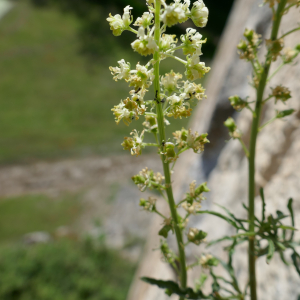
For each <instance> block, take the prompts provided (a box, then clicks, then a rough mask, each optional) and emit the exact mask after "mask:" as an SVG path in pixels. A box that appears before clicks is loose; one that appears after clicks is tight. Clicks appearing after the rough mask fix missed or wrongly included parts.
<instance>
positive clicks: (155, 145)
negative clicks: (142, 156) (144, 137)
mask: <svg viewBox="0 0 300 300" xmlns="http://www.w3.org/2000/svg"><path fill="white" fill-rule="evenodd" d="M143 146H149V147H159V145H158V144H155V143H143Z"/></svg>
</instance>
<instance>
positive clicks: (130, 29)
mask: <svg viewBox="0 0 300 300" xmlns="http://www.w3.org/2000/svg"><path fill="white" fill-rule="evenodd" d="M127 30H128V31H131V32H133V33H134V34H138V32H137V31H136V30H135V29H133V28H131V27H128V28H127Z"/></svg>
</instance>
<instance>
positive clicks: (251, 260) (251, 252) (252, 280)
mask: <svg viewBox="0 0 300 300" xmlns="http://www.w3.org/2000/svg"><path fill="white" fill-rule="evenodd" d="M286 3H287V0H282V1H281V2H280V3H279V4H278V7H277V10H276V13H275V15H274V20H273V26H272V33H271V40H272V41H275V40H277V36H278V30H279V26H280V22H281V18H282V15H283V12H284V8H285V5H286ZM271 62H272V60H271V59H270V51H269V52H268V54H267V56H266V62H265V65H264V67H263V70H262V74H261V78H260V81H259V85H258V88H257V94H256V96H257V98H256V105H255V116H254V117H253V120H252V126H251V138H250V151H249V199H248V201H249V203H248V206H249V211H248V219H249V231H250V232H254V229H255V215H254V211H255V202H254V199H255V153H256V140H257V134H258V128H259V123H260V115H261V109H262V106H263V94H264V90H265V87H266V84H267V78H268V74H269V71H270V66H271ZM255 262H256V256H255V236H250V237H249V247H248V264H249V285H250V296H251V300H257V294H256V265H255Z"/></svg>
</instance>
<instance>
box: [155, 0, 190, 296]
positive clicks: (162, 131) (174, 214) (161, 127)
mask: <svg viewBox="0 0 300 300" xmlns="http://www.w3.org/2000/svg"><path fill="white" fill-rule="evenodd" d="M160 7H161V1H160V0H155V31H154V39H155V42H156V44H157V45H159V40H160V19H159V16H160ZM153 58H154V61H155V64H154V75H155V79H154V92H155V97H156V99H158V100H160V85H159V52H158V51H155V53H154V57H153ZM156 113H157V123H158V130H159V141H160V145H161V149H162V148H163V146H162V145H163V143H164V142H165V141H166V135H165V127H164V126H165V124H164V115H163V110H162V104H161V102H160V101H157V103H156ZM162 150H163V149H162ZM161 159H162V163H163V169H164V175H165V183H166V186H167V188H166V193H167V196H168V200H169V207H170V211H171V216H172V219H173V222H174V230H175V235H176V240H177V245H178V252H179V260H180V281H181V288H186V282H187V272H186V262H185V251H184V244H183V239H182V233H181V229H180V228H179V226H178V218H177V210H176V205H175V201H174V197H173V190H172V184H171V174H170V168H169V163H168V162H166V160H165V155H164V154H161ZM180 300H184V297H180Z"/></svg>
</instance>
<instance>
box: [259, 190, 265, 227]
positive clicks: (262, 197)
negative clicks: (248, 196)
mask: <svg viewBox="0 0 300 300" xmlns="http://www.w3.org/2000/svg"><path fill="white" fill-rule="evenodd" d="M259 192H260V197H261V200H262V216H261V220H262V222H263V221H264V220H265V219H266V201H265V195H264V189H263V188H260V190H259Z"/></svg>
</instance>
